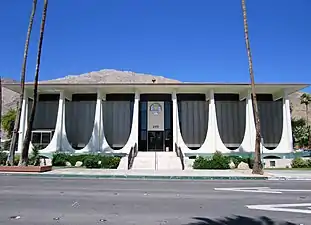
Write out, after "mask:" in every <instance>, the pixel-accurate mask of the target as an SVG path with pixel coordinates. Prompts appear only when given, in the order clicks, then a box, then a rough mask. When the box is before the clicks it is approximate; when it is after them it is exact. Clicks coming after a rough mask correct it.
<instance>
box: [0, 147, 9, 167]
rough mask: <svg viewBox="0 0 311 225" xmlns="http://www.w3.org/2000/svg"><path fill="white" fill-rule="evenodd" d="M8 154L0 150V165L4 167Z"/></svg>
mask: <svg viewBox="0 0 311 225" xmlns="http://www.w3.org/2000/svg"><path fill="white" fill-rule="evenodd" d="M7 158H8V154H7V153H6V152H3V151H1V150H0V165H5V163H6V160H7Z"/></svg>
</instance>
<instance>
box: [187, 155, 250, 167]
mask: <svg viewBox="0 0 311 225" xmlns="http://www.w3.org/2000/svg"><path fill="white" fill-rule="evenodd" d="M231 161H232V162H233V163H234V164H235V166H236V167H237V166H238V165H239V164H240V163H241V162H245V163H247V164H248V165H249V167H250V168H253V164H254V161H253V159H251V158H243V157H240V156H224V155H222V153H220V152H216V153H215V154H214V155H213V156H212V157H210V158H205V157H202V156H199V157H198V158H196V159H195V161H194V162H193V166H192V167H193V169H230V166H229V163H230V162H231Z"/></svg>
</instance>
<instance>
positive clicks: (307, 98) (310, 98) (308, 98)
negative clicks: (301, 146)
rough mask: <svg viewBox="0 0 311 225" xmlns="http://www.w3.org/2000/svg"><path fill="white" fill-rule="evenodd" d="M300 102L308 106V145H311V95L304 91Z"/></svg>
mask: <svg viewBox="0 0 311 225" xmlns="http://www.w3.org/2000/svg"><path fill="white" fill-rule="evenodd" d="M300 104H303V105H305V106H306V120H307V128H308V147H311V130H310V126H309V104H311V95H310V94H307V93H303V94H302V95H301V96H300Z"/></svg>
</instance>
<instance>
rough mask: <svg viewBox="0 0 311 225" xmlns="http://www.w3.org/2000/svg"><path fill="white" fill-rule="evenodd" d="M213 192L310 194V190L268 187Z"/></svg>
mask: <svg viewBox="0 0 311 225" xmlns="http://www.w3.org/2000/svg"><path fill="white" fill-rule="evenodd" d="M214 190H215V191H237V192H256V193H270V194H282V193H283V192H311V190H302V189H272V188H269V187H239V188H214Z"/></svg>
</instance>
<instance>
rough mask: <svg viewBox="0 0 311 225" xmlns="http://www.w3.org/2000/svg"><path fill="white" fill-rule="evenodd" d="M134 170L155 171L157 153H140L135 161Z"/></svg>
mask: <svg viewBox="0 0 311 225" xmlns="http://www.w3.org/2000/svg"><path fill="white" fill-rule="evenodd" d="M132 169H134V170H135V169H142V170H155V153H154V152H138V154H137V156H136V157H135V159H134V163H133V166H132Z"/></svg>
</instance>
